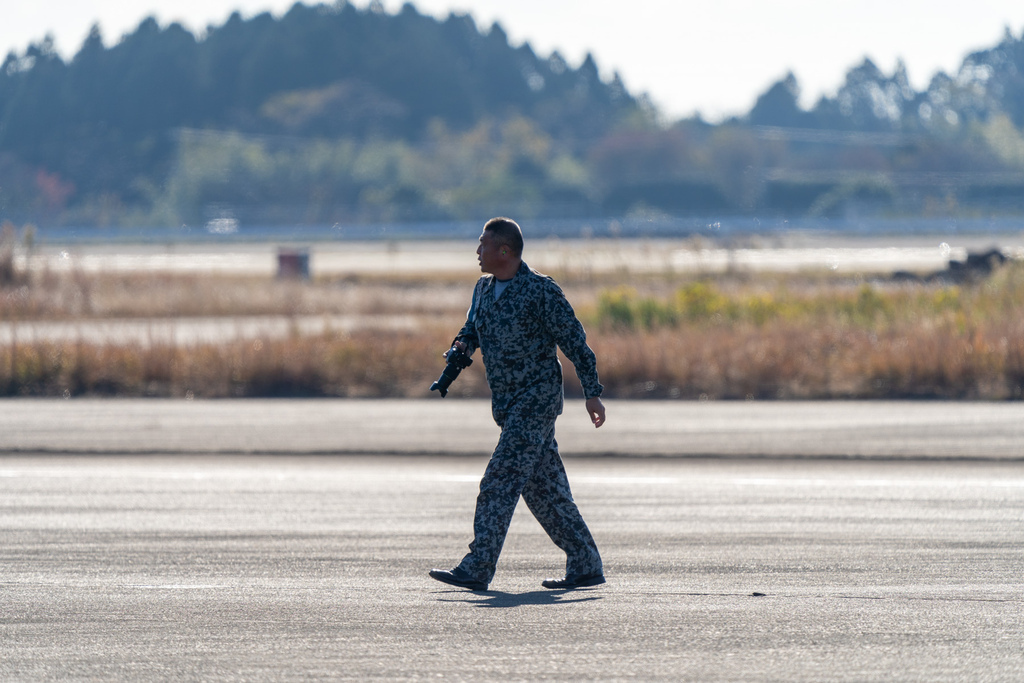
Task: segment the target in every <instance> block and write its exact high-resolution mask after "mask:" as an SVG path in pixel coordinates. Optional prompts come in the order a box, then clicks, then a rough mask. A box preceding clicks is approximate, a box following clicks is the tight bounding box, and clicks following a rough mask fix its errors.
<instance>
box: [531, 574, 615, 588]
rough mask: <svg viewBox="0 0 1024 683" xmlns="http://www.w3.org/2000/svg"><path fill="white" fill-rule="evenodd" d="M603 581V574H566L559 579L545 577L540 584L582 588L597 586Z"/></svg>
mask: <svg viewBox="0 0 1024 683" xmlns="http://www.w3.org/2000/svg"><path fill="white" fill-rule="evenodd" d="M602 583H604V574H602V573H600V572H598V573H596V574H566V575H565V576H564V577H563V578H561V579H545V580H543V581H541V582H540V585H542V586H544V587H545V588H552V589H557V588H583V587H584V586H598V585H600V584H602Z"/></svg>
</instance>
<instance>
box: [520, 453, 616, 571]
mask: <svg viewBox="0 0 1024 683" xmlns="http://www.w3.org/2000/svg"><path fill="white" fill-rule="evenodd" d="M522 495H523V500H524V501H525V502H526V505H527V506H528V507H529V508H530V512H532V513H533V516H534V517H536V518H537V521H538V522H540V525H541V526H542V527H544V531H546V532H547V534H548V536H549V537H550V538H551V540H552V541H553V542H554V543H555V545H557V546H558V547H559V548H561V549H562V550H563V551H564V552H565V555H566V560H565V573H566V574H567V575H569V574H600V573H602V572H603V568H602V564H601V555H600V553H599V552H598V550H597V543H596V542H595V541H594V537H593V535H591V533H590V529H589V528H588V527H587V523H586V522H585V521H583V516H582V515H581V514H580V511H579V508H578V507H577V506H576V503H575V501H574V500H573V498H572V491H571V490H570V488H569V479H568V477H567V476H566V474H565V467H564V465H563V464H562V459H561V458H560V457H559V455H558V444H557V442H556V441H555V439H554V434H552V438H551V440H550V441H549V442H548V443H547V444H546V445H545V449H544V452H543V454H542V456H541V459H540V462H539V463H538V466H537V468H536V470H535V471H534V473H533V476H532V477H530V479H529V481H528V482H527V484H526V486H525V487H524V488H523V493H522Z"/></svg>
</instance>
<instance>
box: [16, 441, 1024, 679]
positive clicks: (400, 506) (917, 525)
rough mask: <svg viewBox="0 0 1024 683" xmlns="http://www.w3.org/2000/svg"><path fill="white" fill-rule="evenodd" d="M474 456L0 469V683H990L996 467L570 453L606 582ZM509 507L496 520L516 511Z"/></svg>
mask: <svg viewBox="0 0 1024 683" xmlns="http://www.w3.org/2000/svg"><path fill="white" fill-rule="evenodd" d="M483 466H484V460H483V459H482V458H479V457H465V456H463V457H457V458H453V457H423V456H420V457H410V456H383V455H380V456H373V457H359V456H308V455H306V456H304V455H289V456H257V455H247V456H228V455H187V454H176V455H147V456H132V455H122V456H109V455H107V456H104V455H72V456H58V455H31V454H20V455H17V454H8V455H5V456H3V457H2V458H0V519H2V524H0V680H3V681H41V680H174V681H179V680H245V681H268V680H368V679H387V680H421V679H435V678H436V679H440V680H502V681H518V680H542V679H543V680H574V681H575V680H624V679H640V680H701V681H727V680H728V681H735V680H744V681H747V680H751V681H767V680H775V681H783V680H785V681H821V680H833V681H901V680H902V681H924V680H927V681H964V680H972V681H974V680H978V681H982V680H984V681H1014V680H1020V678H1021V675H1022V672H1024V578H1022V574H1021V568H1022V557H1021V539H1022V532H1024V464H1021V463H1020V462H1005V461H1004V462H997V461H986V462H967V461H958V462H950V461H940V462H928V461H916V462H893V461H865V460H861V461H849V460H846V461H837V460H832V461H820V460H770V459H758V460H751V459H721V458H719V459H713V460H708V459H685V458H684V459H680V458H671V459H667V458H641V459H637V458H632V459H626V458H596V459H594V458H575V459H570V460H569V461H567V469H568V471H569V476H570V479H571V481H572V482H573V485H574V492H575V495H576V498H577V501H578V502H579V503H580V506H581V508H582V510H583V512H584V514H585V515H586V517H587V519H588V521H589V522H590V525H591V527H592V528H593V530H594V533H595V536H596V538H597V539H598V542H599V543H600V545H601V548H602V551H603V554H604V559H605V565H606V571H607V574H608V578H609V583H608V584H607V585H605V586H601V587H597V588H594V589H585V590H580V591H576V592H566V591H546V590H544V589H542V588H541V587H540V585H539V582H540V580H541V579H543V578H544V577H546V576H551V575H558V574H559V573H560V570H561V567H560V563H561V562H562V561H563V558H561V557H560V556H559V552H558V551H557V550H556V549H555V548H554V546H553V545H551V544H550V542H549V541H548V540H547V538H546V537H545V536H544V535H543V532H542V531H541V529H540V527H539V526H538V525H537V524H536V522H535V521H534V520H533V519H532V518H531V517H530V516H529V514H528V513H527V512H525V511H524V510H523V509H521V510H520V511H519V512H517V515H516V518H515V519H514V520H513V526H512V530H511V533H510V535H509V538H508V541H507V543H506V546H505V552H504V554H503V556H502V560H501V563H500V565H499V569H498V574H497V576H496V577H495V581H494V583H493V584H492V585H491V589H492V590H490V591H488V592H482V593H472V592H467V591H461V590H458V589H452V588H450V587H448V586H445V585H443V584H438V583H436V582H434V581H432V580H430V579H429V578H428V577H427V576H426V572H427V570H428V569H430V568H431V567H434V566H441V567H447V566H451V565H452V564H453V563H454V562H455V561H457V559H458V558H459V557H460V556H461V555H462V553H463V552H465V544H466V542H467V541H468V540H469V533H470V525H471V516H472V509H473V499H474V495H475V489H476V482H477V480H478V477H479V475H480V473H481V471H482V469H483ZM522 507H523V506H521V508H522Z"/></svg>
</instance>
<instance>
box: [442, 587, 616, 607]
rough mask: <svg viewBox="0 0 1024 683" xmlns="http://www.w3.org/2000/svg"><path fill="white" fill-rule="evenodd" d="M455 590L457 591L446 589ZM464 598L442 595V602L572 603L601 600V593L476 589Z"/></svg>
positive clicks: (489, 604) (497, 604) (488, 604)
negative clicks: (513, 591) (516, 591)
mask: <svg viewBox="0 0 1024 683" xmlns="http://www.w3.org/2000/svg"><path fill="white" fill-rule="evenodd" d="M448 592H455V591H445V593H448ZM459 592H460V593H461V594H462V595H466V597H464V598H459V599H449V598H447V597H441V598H439V600H441V601H442V602H465V603H468V604H470V605H473V606H474V607H492V608H493V607H503V608H508V607H522V606H524V605H571V604H572V603H574V602H589V601H591V600H600V599H601V596H600V595H594V594H588V593H590V591H587V590H586V589H579V588H576V589H573V590H554V591H551V590H545V591H530V592H529V593H503V592H501V591H474V592H473V593H471V594H468V595H467V594H465V593H462V592H461V591H459Z"/></svg>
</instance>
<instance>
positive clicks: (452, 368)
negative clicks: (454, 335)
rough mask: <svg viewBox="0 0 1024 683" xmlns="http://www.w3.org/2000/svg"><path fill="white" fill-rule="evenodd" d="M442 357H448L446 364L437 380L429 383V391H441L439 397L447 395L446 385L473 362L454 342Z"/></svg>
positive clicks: (448, 385) (450, 383) (449, 384)
mask: <svg viewBox="0 0 1024 683" xmlns="http://www.w3.org/2000/svg"><path fill="white" fill-rule="evenodd" d="M444 357H445V358H447V359H448V364H447V365H445V366H444V370H443V371H442V372H441V376H440V377H438V378H437V381H436V382H434V383H433V384H431V385H430V390H431V391H439V392H441V398H444V397H445V396H447V395H448V387H450V386H451V385H452V382H454V381H455V378H456V377H458V376H459V373H460V372H462V371H463V370H465V369H466V368H468V367H469V366H470V365H472V364H473V359H472V358H470V357H469V356H467V355H466V354H465V353H463V352H462V351H460V350H459V347H457V346H455V345H454V344H452V348H450V349H449V350H448V353H446V354H445V355H444Z"/></svg>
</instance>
